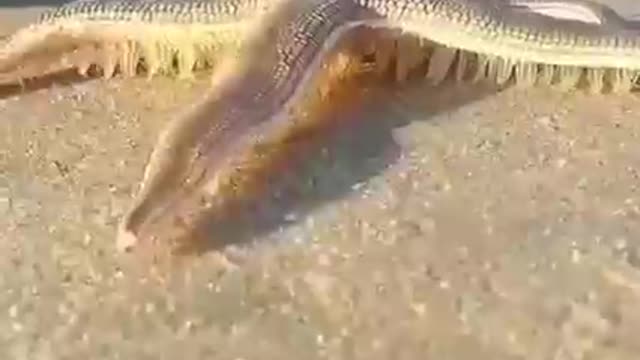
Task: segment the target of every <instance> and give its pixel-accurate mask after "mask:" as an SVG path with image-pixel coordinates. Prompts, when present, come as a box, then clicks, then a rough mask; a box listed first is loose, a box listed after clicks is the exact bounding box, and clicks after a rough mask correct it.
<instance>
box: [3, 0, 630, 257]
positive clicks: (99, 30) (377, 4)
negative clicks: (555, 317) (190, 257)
mask: <svg viewBox="0 0 640 360" xmlns="http://www.w3.org/2000/svg"><path fill="white" fill-rule="evenodd" d="M69 68H75V69H77V70H78V72H80V73H81V74H83V75H89V74H94V73H101V74H102V75H103V76H104V77H107V78H108V77H111V76H113V75H114V74H116V73H120V74H122V75H125V76H135V75H138V74H141V73H146V74H147V76H153V75H155V74H170V75H177V77H178V78H183V79H188V78H191V77H192V76H193V73H194V71H200V70H201V69H204V68H212V69H213V77H212V85H211V89H210V91H209V93H208V94H206V95H205V96H204V97H203V99H201V100H200V101H198V102H197V103H196V104H195V106H194V107H193V108H191V109H190V111H189V112H188V113H187V114H186V115H184V116H181V117H179V118H176V119H175V120H174V121H173V122H172V123H171V124H170V125H169V126H168V127H167V129H166V130H165V131H164V133H163V134H162V136H161V137H160V139H159V141H158V144H157V145H156V148H155V149H154V151H153V153H152V155H151V158H150V160H149V163H148V165H147V168H146V171H145V175H144V178H143V180H142V182H141V186H140V190H139V192H138V194H137V195H136V197H135V199H134V201H133V205H132V207H131V210H130V212H129V213H128V214H127V215H126V216H125V217H124V219H123V220H122V222H121V224H120V228H119V235H118V245H119V247H120V248H123V249H125V248H131V247H132V246H133V245H134V244H138V243H144V244H150V243H159V244H162V245H167V247H172V246H169V245H170V244H174V243H177V244H180V245H182V244H184V243H185V241H184V240H186V239H192V238H193V237H194V232H196V230H197V229H199V228H200V227H201V223H202V222H203V221H205V220H206V218H207V217H208V216H210V215H211V214H213V213H215V212H217V211H220V210H221V209H223V208H224V206H225V204H226V203H227V202H228V201H229V199H230V198H234V197H236V196H238V195H243V194H246V193H247V192H248V189H251V188H253V187H255V184H256V182H257V181H259V179H260V176H259V174H260V172H261V171H268V169H269V164H271V163H272V162H273V161H274V159H276V158H277V150H278V146H277V144H278V142H280V141H282V140H283V139H285V138H286V137H287V136H289V135H290V134H292V133H294V132H296V131H299V130H300V129H301V128H305V127H308V126H309V125H310V124H314V123H317V122H321V121H322V119H321V118H322V114H323V113H324V112H326V109H327V108H328V107H331V106H332V104H334V102H335V101H337V100H336V98H335V97H332V92H333V91H334V90H335V89H336V88H338V87H339V86H337V83H338V84H344V83H345V82H346V81H348V79H355V78H358V79H361V78H363V77H368V78H376V77H378V78H386V77H387V76H388V75H391V76H392V78H393V80H395V81H404V80H406V79H407V78H415V77H419V76H422V77H424V78H425V79H426V81H428V82H430V83H431V84H433V85H438V84H441V83H443V82H445V81H457V82H462V83H474V82H479V81H483V82H487V81H489V82H492V83H494V84H496V85H498V86H507V85H511V84H515V85H518V86H534V85H545V86H556V87H559V88H561V89H575V88H587V89H590V90H591V91H595V92H601V91H604V92H620V91H631V90H634V89H635V88H636V87H637V78H638V75H639V74H640V27H638V26H637V24H636V23H635V22H632V21H628V20H624V19H622V18H621V17H619V16H618V15H617V14H616V13H615V12H613V11H612V10H611V9H609V8H607V7H604V6H602V5H597V4H594V3H591V2H589V1H586V0H564V1H560V0H438V1H436V0H208V1H207V0H151V1H149V0H124V1H123V0H121V1H112V0H88V1H87V0H79V1H75V2H72V3H70V4H67V5H64V6H62V7H60V8H58V9H55V10H53V11H51V12H48V13H46V14H44V15H43V16H42V18H41V19H40V20H39V21H38V22H37V23H35V24H33V25H30V26H28V27H25V28H23V29H20V30H18V31H16V32H15V34H13V35H12V36H11V37H9V38H8V39H6V41H5V43H4V45H3V48H0V82H2V83H22V82H24V81H27V80H28V79H30V78H37V77H40V76H43V75H45V74H48V73H53V72H57V71H61V70H65V69H69ZM265 169H267V170H265Z"/></svg>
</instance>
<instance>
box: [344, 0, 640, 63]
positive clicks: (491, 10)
mask: <svg viewBox="0 0 640 360" xmlns="http://www.w3.org/2000/svg"><path fill="white" fill-rule="evenodd" d="M355 1H356V2H357V3H359V4H360V5H361V6H363V7H365V8H368V9H371V10H372V11H375V12H376V13H377V14H379V15H380V17H381V19H382V20H380V21H379V22H378V23H377V24H371V25H372V26H377V27H384V28H397V29H400V30H402V31H403V32H405V33H410V34H414V35H416V36H418V37H421V38H425V39H429V40H431V41H434V42H436V43H440V44H442V45H445V46H448V47H452V48H457V49H462V50H467V51H472V52H475V53H479V54H486V55H489V56H493V57H501V58H505V59H511V60H514V61H523V62H532V63H540V64H554V65H567V66H586V67H593V68H599V67H606V68H626V69H640V30H638V29H636V28H633V27H629V28H625V29H619V28H618V27H615V26H608V25H606V24H603V25H598V24H590V23H584V22H579V21H570V20H566V19H559V18H554V17H551V16H545V15H541V14H538V13H536V12H533V11H531V12H523V11H521V9H519V8H517V7H516V6H513V5H511V4H510V3H509V2H508V1H506V0H482V1H479V0H443V1H436V0H397V1H379V0H355Z"/></svg>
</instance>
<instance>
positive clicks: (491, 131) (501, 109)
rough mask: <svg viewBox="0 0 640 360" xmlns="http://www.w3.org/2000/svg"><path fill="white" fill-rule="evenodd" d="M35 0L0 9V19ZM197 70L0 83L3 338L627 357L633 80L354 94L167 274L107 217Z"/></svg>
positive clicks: (38, 352) (636, 293)
mask: <svg viewBox="0 0 640 360" xmlns="http://www.w3.org/2000/svg"><path fill="white" fill-rule="evenodd" d="M609 2H613V0H611V1H609ZM634 2H635V1H626V2H624V1H616V2H615V3H614V5H615V6H616V8H618V9H622V10H621V11H625V12H626V13H629V14H630V13H632V12H633V10H634V8H633V7H635V9H636V10H640V7H639V6H638V5H637V4H636V5H634ZM47 5H50V4H46V3H44V4H43V3H40V4H35V3H34V6H35V7H31V6H21V7H18V6H14V7H4V8H3V7H2V6H0V20H1V21H0V24H1V25H0V26H1V27H0V30H2V31H7V32H8V31H10V30H11V29H13V28H15V27H16V26H18V25H20V24H22V23H25V22H27V21H30V20H32V19H34V18H35V16H37V13H38V11H40V10H41V6H47ZM206 87H207V81H206V80H200V81H196V82H194V83H188V82H180V81H176V80H173V79H169V78H160V77H159V78H156V79H153V80H151V81H150V82H149V81H147V80H145V79H142V78H134V79H121V78H116V79H112V80H108V81H105V80H101V79H94V80H90V81H85V82H78V83H72V84H67V83H54V84H51V86H47V87H44V88H42V89H40V90H37V91H31V92H26V93H12V94H5V95H3V96H2V97H1V98H0V139H2V140H1V142H0V229H1V231H0V252H2V253H3V254H4V256H2V257H0V310H1V311H2V312H0V358H2V359H140V360H142V359H175V358H180V359H185V360H186V359H229V360H239V359H245V360H250V359H260V360H268V359H274V360H287V359H292V360H294V359H295V360H298V359H305V360H312V359H350V360H353V359H385V360H387V359H398V360H403V359H406V360H409V359H452V360H453V359H487V360H501V359H505V360H506V359H509V360H515V359H532V360H578V359H584V360H587V359H620V360H622V359H629V360H632V359H633V360H635V359H637V358H638V354H639V353H640V343H638V341H637V339H638V329H640V312H639V311H638V302H639V301H640V222H639V219H640V183H639V177H640V139H639V137H640V97H638V95H637V94H623V95H617V94H615V95H614V94H589V93H587V92H584V91H575V92H571V93H563V92H560V91H557V90H553V89H548V88H532V89H516V88H511V89H507V90H504V91H500V92H496V91H493V90H491V89H486V88H481V87H472V86H464V87H454V86H447V87H441V88H436V89H433V88H429V87H427V86H424V85H420V84H416V85H406V86H400V87H398V88H396V89H388V90H384V91H372V92H371V93H370V94H368V95H367V94H364V92H363V95H362V96H360V97H358V100H357V101H355V102H354V105H353V106H352V107H350V108H349V109H345V111H344V113H342V114H337V115H336V119H334V120H337V121H335V122H336V123H338V124H340V125H339V126H335V127H332V129H330V130H327V131H324V132H323V133H321V134H317V136H316V138H314V139H312V140H311V141H309V142H308V143H306V144H305V145H306V146H305V147H304V149H303V150H301V151H300V152H301V159H302V161H298V162H297V163H296V164H295V165H292V166H291V168H290V169H287V170H286V171H284V172H282V173H281V174H279V176H278V177H277V178H275V179H274V185H273V190H272V191H270V192H269V194H268V196H265V198H264V199H260V200H259V201H258V202H257V204H256V206H255V207H254V209H253V210H252V211H247V212H246V214H245V213H243V214H242V215H241V216H239V217H238V218H237V219H235V220H234V221H233V222H232V223H228V224H224V226H222V227H221V228H220V231H219V233H218V234H216V235H218V236H221V237H224V238H225V241H227V242H229V243H230V245H228V246H226V247H224V248H221V249H218V250H216V251H210V252H208V253H206V254H204V255H203V256H201V257H199V258H197V259H193V260H192V261H189V262H188V263H187V264H183V265H182V266H183V268H182V269H180V271H176V273H175V276H173V277H171V278H170V279H168V280H166V281H165V282H163V283H158V282H157V281H154V280H152V279H150V278H149V277H147V276H142V275H140V273H141V271H140V269H139V267H140V266H139V264H140V263H139V261H138V260H136V258H135V256H132V255H130V254H120V253H117V252H116V251H115V242H114V239H115V232H116V226H117V223H118V221H119V219H120V218H121V216H122V215H123V213H124V211H126V209H127V206H129V204H130V201H131V196H132V194H133V193H134V192H135V190H136V186H137V184H138V182H139V181H140V179H141V178H142V173H143V169H144V165H145V163H146V161H147V158H148V156H149V153H150V151H151V149H152V147H153V145H154V143H155V140H156V137H157V135H158V134H159V132H160V131H161V129H163V127H164V125H166V124H167V122H168V121H169V120H170V119H172V118H173V117H175V116H177V114H178V113H179V112H180V110H181V109H183V108H185V107H186V106H188V105H189V104H191V103H192V102H193V101H195V99H197V98H198V97H199V96H201V94H202V93H203V92H204V91H206ZM247 244H250V245H247ZM222 255H224V256H226V257H227V258H228V259H230V260H231V261H232V264H228V263H225V262H224V261H223V260H224V258H223V256H222Z"/></svg>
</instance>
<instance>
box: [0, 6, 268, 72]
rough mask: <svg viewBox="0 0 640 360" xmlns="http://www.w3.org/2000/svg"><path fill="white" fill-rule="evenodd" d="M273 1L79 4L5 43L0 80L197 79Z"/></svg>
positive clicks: (44, 17)
mask: <svg viewBox="0 0 640 360" xmlns="http://www.w3.org/2000/svg"><path fill="white" fill-rule="evenodd" d="M272 3H273V1H271V0H217V1H206V0H182V1H174V0H155V1H135V0H117V1H109V0H92V1H84V0H78V1H74V2H71V3H68V4H65V5H62V6H60V7H58V8H54V9H52V10H50V11H47V12H45V13H43V14H42V15H41V17H40V19H39V21H38V22H36V23H34V24H31V25H29V26H26V27H24V28H22V29H19V30H18V31H16V32H15V33H14V34H12V36H10V37H9V38H8V39H6V40H5V41H4V43H3V44H2V46H0V82H1V83H15V82H21V81H22V79H25V78H32V77H38V76H42V75H46V74H49V73H55V72H59V71H62V70H67V69H70V68H77V69H78V71H79V72H80V73H81V74H83V75H84V74H86V73H87V71H88V69H89V67H90V66H91V65H93V64H95V65H98V67H99V68H100V69H101V70H102V73H103V75H104V76H105V77H107V78H109V77H111V76H113V74H114V73H115V72H116V71H118V70H119V71H120V72H121V73H123V74H124V75H127V76H133V75H135V74H136V73H137V68H138V65H139V63H140V62H141V61H143V62H144V64H145V68H146V71H147V74H148V76H153V75H154V74H156V73H169V72H171V71H173V66H174V63H175V62H176V61H177V64H178V69H177V70H178V72H179V75H180V77H184V78H189V77H191V72H192V70H193V69H194V67H195V66H197V65H200V64H202V63H211V62H213V61H214V60H215V59H217V58H220V57H222V56H225V54H226V53H228V52H229V51H231V50H233V49H235V48H237V47H238V46H239V43H240V42H241V41H242V39H243V38H244V32H245V30H246V29H247V28H248V27H249V24H250V23H252V22H253V21H254V19H255V18H256V16H259V15H260V14H261V13H264V12H266V11H267V10H268V9H269V8H270V7H271V4H272Z"/></svg>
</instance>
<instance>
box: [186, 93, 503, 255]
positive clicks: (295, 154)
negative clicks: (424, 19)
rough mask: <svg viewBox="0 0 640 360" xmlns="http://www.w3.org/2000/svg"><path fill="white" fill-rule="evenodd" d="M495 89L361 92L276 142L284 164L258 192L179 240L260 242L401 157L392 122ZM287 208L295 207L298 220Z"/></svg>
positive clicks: (190, 251)
mask: <svg viewBox="0 0 640 360" xmlns="http://www.w3.org/2000/svg"><path fill="white" fill-rule="evenodd" d="M497 91H499V89H496V88H495V87H488V86H481V85H478V86H469V85H464V86H456V85H453V84H450V85H442V86H438V87H429V86H424V85H405V86H402V87H398V88H396V89H391V90H388V89H386V90H382V89H378V90H374V91H372V93H373V94H368V95H367V96H360V97H359V99H358V100H357V101H356V102H355V103H353V104H350V105H349V106H347V107H348V108H346V109H345V108H342V109H339V111H336V112H335V115H333V116H331V117H330V118H327V119H326V122H325V121H324V120H323V121H322V124H318V126H317V127H315V128H313V129H309V130H307V131H303V132H301V133H297V134H296V136H295V137H294V138H291V139H288V140H287V141H286V142H285V143H284V144H282V145H280V144H278V151H279V152H280V151H282V152H283V153H281V154H280V155H279V157H280V158H284V159H285V160H284V163H285V165H284V166H282V162H280V163H278V164H279V165H280V166H278V167H277V169H275V170H273V169H272V170H271V171H267V172H266V174H267V176H265V178H260V180H261V184H260V185H261V186H260V190H259V191H258V192H257V193H256V192H254V193H252V194H251V196H249V197H246V196H245V197H241V198H240V199H238V198H234V200H233V201H232V202H231V203H229V202H225V207H224V208H225V211H224V213H223V214H220V213H215V215H210V216H207V217H206V220H204V221H203V222H201V224H200V226H199V227H198V231H197V234H198V235H196V236H195V238H196V239H198V240H196V241H192V238H191V237H190V238H189V241H187V242H185V243H180V245H183V247H182V248H180V249H179V250H178V253H181V254H186V255H196V256H197V255H199V254H203V253H206V252H208V251H212V250H220V249H224V248H225V247H226V246H229V245H232V244H233V245H239V246H243V245H252V244H256V243H257V242H261V241H263V239H265V238H266V235H268V234H269V233H272V232H274V231H277V230H278V229H280V228H283V227H286V226H287V225H290V224H291V223H292V222H297V221H304V218H305V216H306V215H307V214H309V213H310V212H312V211H314V209H318V208H319V207H321V206H323V204H327V203H329V202H331V201H335V200H337V199H340V198H343V197H345V196H347V195H348V194H349V193H350V192H352V191H353V189H354V186H355V185H356V184H359V183H362V182H366V181H367V180H368V179H371V178H372V177H375V176H377V175H379V174H381V173H382V172H384V171H385V169H387V168H388V167H389V166H390V165H392V164H393V163H395V162H396V161H397V159H398V158H399V156H400V155H401V151H402V149H401V148H400V145H398V144H397V143H396V142H395V140H394V137H393V132H394V130H395V129H398V128H401V127H404V126H406V125H408V124H410V123H411V122H412V121H416V120H415V119H416V118H417V119H420V120H418V121H429V119H430V118H432V117H433V116H435V115H436V114H438V113H442V112H447V111H450V110H451V109H455V108H457V107H460V106H463V105H464V104H466V103H469V102H472V101H476V100H479V99H481V98H484V97H486V96H491V95H494V94H495V93H496V92H497ZM390 98H395V99H393V100H391V101H390ZM399 104H400V105H399ZM282 154H284V155H282ZM288 214H295V217H294V220H290V219H288V218H290V216H287V215H288Z"/></svg>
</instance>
